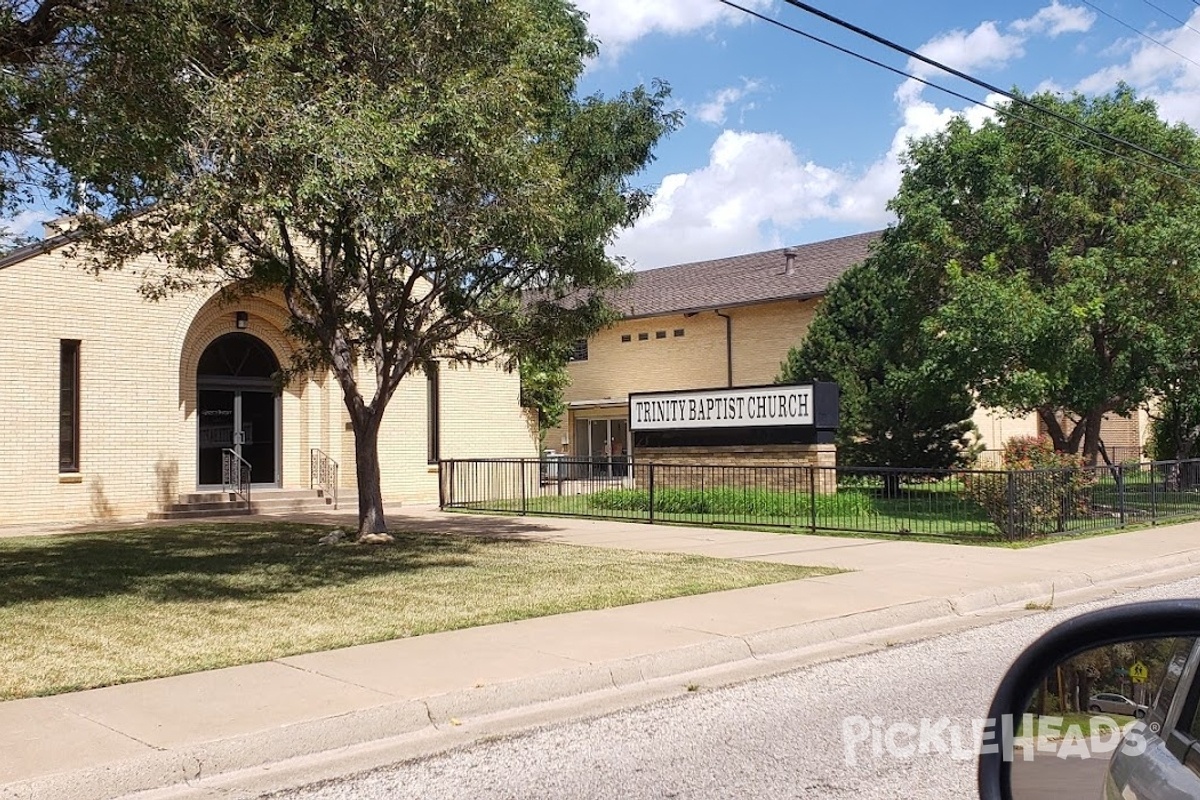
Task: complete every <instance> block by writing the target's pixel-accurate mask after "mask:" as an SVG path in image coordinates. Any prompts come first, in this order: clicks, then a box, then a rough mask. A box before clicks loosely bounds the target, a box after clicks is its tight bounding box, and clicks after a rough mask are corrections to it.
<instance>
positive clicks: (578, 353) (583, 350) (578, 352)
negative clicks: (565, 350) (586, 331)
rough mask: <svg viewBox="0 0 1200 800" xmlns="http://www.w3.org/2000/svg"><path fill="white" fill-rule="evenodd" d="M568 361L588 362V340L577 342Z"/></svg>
mask: <svg viewBox="0 0 1200 800" xmlns="http://www.w3.org/2000/svg"><path fill="white" fill-rule="evenodd" d="M567 360H568V361H587V360H588V343H587V339H579V340H578V341H576V342H575V346H574V347H572V348H571V355H570V356H569V357H568V358H567Z"/></svg>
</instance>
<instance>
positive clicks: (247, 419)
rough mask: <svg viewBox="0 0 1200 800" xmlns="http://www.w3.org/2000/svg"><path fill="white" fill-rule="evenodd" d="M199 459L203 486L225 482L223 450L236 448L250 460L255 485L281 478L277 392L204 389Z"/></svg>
mask: <svg viewBox="0 0 1200 800" xmlns="http://www.w3.org/2000/svg"><path fill="white" fill-rule="evenodd" d="M198 405H199V408H198V410H199V433H200V436H199V439H200V440H199V447H198V450H199V463H198V465H197V468H198V478H199V480H198V481H197V482H198V483H199V484H200V485H201V486H220V485H221V451H222V450H225V449H227V448H228V449H232V450H233V451H234V452H236V453H237V454H238V455H240V456H241V457H242V458H244V459H246V461H247V462H249V464H250V470H251V472H250V474H251V480H252V481H253V483H254V484H255V485H260V486H261V485H274V484H275V483H276V482H277V479H278V476H277V475H276V452H277V444H278V437H277V430H278V425H277V424H276V419H277V418H276V414H275V405H276V404H275V393H274V392H263V391H250V390H246V391H239V390H228V389H201V390H200V391H199V396H198Z"/></svg>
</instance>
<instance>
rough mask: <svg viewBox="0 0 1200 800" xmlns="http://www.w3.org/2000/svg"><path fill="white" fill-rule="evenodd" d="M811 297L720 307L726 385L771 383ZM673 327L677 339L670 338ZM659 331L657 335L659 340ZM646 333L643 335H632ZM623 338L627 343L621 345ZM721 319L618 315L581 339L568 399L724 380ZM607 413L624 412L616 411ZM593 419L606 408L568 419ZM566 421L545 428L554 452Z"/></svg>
mask: <svg viewBox="0 0 1200 800" xmlns="http://www.w3.org/2000/svg"><path fill="white" fill-rule="evenodd" d="M816 306H817V301H815V300H804V301H796V300H788V301H781V302H775V303H761V304H759V305H755V306H746V307H744V308H734V309H729V310H728V311H725V312H724V313H726V314H728V315H729V317H730V318H731V325H730V331H731V341H732V343H733V347H732V350H733V383H734V385H736V386H755V385H761V384H769V383H774V381H775V378H776V377H777V376H778V374H779V368H780V365H781V363H782V362H783V360H784V359H785V358H787V353H788V349H789V348H791V347H794V346H795V345H797V344H799V343H800V340H801V339H803V338H804V334H805V332H806V331H807V330H808V325H809V323H810V322H811V321H812V317H813V313H814V312H815V310H816ZM677 329H682V330H683V336H679V337H677V336H675V331H676V330H677ZM659 333H664V334H665V337H664V338H661V339H660V338H658V334H659ZM641 334H645V335H646V337H647V338H646V339H645V340H641V339H639V335H641ZM622 336H629V337H630V341H628V342H622V341H621V337H622ZM727 363H728V361H727V355H726V344H725V320H724V319H723V318H722V317H719V316H717V314H716V313H714V312H712V311H704V312H701V313H698V314H695V315H693V316H685V315H683V314H671V315H664V316H661V317H649V318H645V319H631V320H622V321H621V322H618V323H617V324H616V325H614V326H613V327H611V328H608V329H607V330H603V331H601V332H600V333H598V334H596V335H595V336H593V337H592V338H591V339H590V340H589V341H588V359H587V361H575V362H572V363H571V364H570V365H569V370H570V373H571V385H570V386H569V387H567V390H566V392H565V397H566V400H567V402H568V403H569V402H572V401H590V400H602V399H613V400H616V401H621V402H623V401H625V400H626V399H627V398H628V396H629V394H630V393H631V392H657V391H670V390H675V389H709V388H717V387H721V386H725V385H727V384H728V372H727V366H726V365H727ZM614 413H616V414H618V415H620V416H624V415H625V413H624V412H623V411H621V410H619V409H618V410H617V411H615V412H614ZM576 415H579V416H587V417H592V418H597V417H600V416H604V415H605V412H603V411H600V410H597V409H576V410H573V411H572V414H571V418H572V419H573V418H574V416H576ZM570 423H571V420H570V419H568V420H566V421H564V424H563V425H561V426H560V427H558V428H554V429H551V430H549V431H547V434H546V440H545V441H546V447H548V448H552V449H556V450H560V449H561V446H562V445H561V443H562V438H563V436H564V434H566V435H567V438H568V440H569V439H570V438H571V432H572V430H573V426H572V425H571V424H570Z"/></svg>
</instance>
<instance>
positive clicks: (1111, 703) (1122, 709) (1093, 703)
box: [1088, 692, 1147, 719]
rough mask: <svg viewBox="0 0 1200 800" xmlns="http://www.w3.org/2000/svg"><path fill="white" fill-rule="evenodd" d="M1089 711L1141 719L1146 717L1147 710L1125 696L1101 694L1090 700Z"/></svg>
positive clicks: (1111, 693) (1108, 693)
mask: <svg viewBox="0 0 1200 800" xmlns="http://www.w3.org/2000/svg"><path fill="white" fill-rule="evenodd" d="M1088 711H1097V712H1102V713H1104V714H1124V715H1125V716H1127V717H1137V718H1138V719H1141V718H1142V717H1144V716H1146V711H1147V708H1146V706H1144V705H1141V704H1139V703H1135V702H1133V701H1132V700H1130V699H1129V698H1128V697H1126V696H1125V695H1123V694H1116V693H1114V692H1100V693H1099V694H1094V695H1092V696H1091V697H1090V698H1088Z"/></svg>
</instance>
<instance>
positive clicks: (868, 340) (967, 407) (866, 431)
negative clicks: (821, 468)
mask: <svg viewBox="0 0 1200 800" xmlns="http://www.w3.org/2000/svg"><path fill="white" fill-rule="evenodd" d="M902 250H903V242H900V241H897V240H896V239H895V237H894V235H893V232H891V231H889V232H887V233H885V235H884V238H883V241H881V242H880V243H879V245H878V246H877V247H876V249H875V250H874V252H873V253H872V254H871V256H870V257H869V258H868V259H867V261H866V262H864V263H862V264H860V265H858V266H856V267H853V268H852V269H850V270H849V271H847V272H846V273H845V274H843V275H842V276H841V277H840V278H839V279H838V280H837V281H836V282H835V283H834V284H833V286H831V287H830V289H829V293H828V295H827V296H826V297H825V300H824V301H823V302H822V303H821V305H820V306H819V307H818V309H817V313H816V316H815V317H814V318H813V321H812V324H811V325H810V326H809V328H808V331H807V332H806V333H805V337H804V341H803V342H801V344H800V345H799V347H794V348H792V349H791V350H790V351H789V352H788V356H787V359H786V360H785V361H784V363H783V366H782V370H781V373H780V376H779V381H780V382H782V383H796V382H798V381H802V380H809V379H816V380H827V381H833V382H835V383H837V384H838V385H839V386H840V387H841V416H840V420H839V429H838V458H839V461H842V462H843V463H846V464H851V465H870V466H885V467H922V468H947V467H954V466H965V463H966V462H967V461H969V460H970V459H971V457H972V456H973V453H974V451H973V449H972V446H973V444H974V442H973V436H972V433H973V431H974V425H973V423H972V422H971V414H972V412H973V410H974V407H973V403H972V399H971V396H970V394H969V393H968V392H967V391H966V389H965V387H964V386H962V385H960V384H955V383H952V382H950V381H949V380H947V379H946V378H945V377H944V376H941V375H937V374H930V373H928V372H926V371H925V369H924V365H925V355H926V352H927V347H926V345H925V342H924V341H923V340H922V338H921V330H920V320H921V319H922V315H923V314H924V313H925V312H927V311H928V308H929V302H930V301H931V300H932V298H929V297H925V296H921V295H919V294H916V293H913V292H910V291H909V286H908V282H907V278H906V275H905V272H904V268H903V260H902V258H901V254H902ZM890 487H891V488H892V489H893V490H894V489H895V482H894V481H893V482H892V483H891V484H890Z"/></svg>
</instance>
